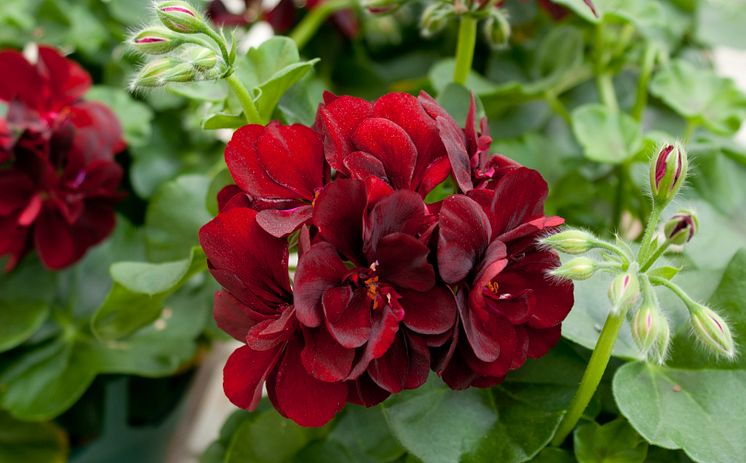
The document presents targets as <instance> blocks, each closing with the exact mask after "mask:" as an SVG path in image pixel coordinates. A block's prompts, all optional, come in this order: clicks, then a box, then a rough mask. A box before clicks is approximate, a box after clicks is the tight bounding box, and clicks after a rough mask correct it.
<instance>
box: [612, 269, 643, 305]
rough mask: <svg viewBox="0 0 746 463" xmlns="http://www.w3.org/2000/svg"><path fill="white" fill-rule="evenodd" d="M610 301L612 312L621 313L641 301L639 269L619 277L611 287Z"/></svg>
mask: <svg viewBox="0 0 746 463" xmlns="http://www.w3.org/2000/svg"><path fill="white" fill-rule="evenodd" d="M609 300H610V301H611V305H612V311H613V312H619V311H622V310H626V309H628V308H630V307H633V306H634V305H635V304H637V302H638V301H639V300H640V281H639V279H638V277H637V269H636V268H634V269H630V270H629V271H627V272H625V273H622V274H620V275H618V276H617V277H616V278H614V280H612V282H611V285H610V286H609Z"/></svg>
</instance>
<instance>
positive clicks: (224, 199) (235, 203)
mask: <svg viewBox="0 0 746 463" xmlns="http://www.w3.org/2000/svg"><path fill="white" fill-rule="evenodd" d="M250 205H251V198H250V197H249V196H248V195H246V193H244V191H243V190H242V189H240V188H239V187H238V185H227V186H224V187H223V188H222V189H221V190H220V191H218V210H219V211H220V212H223V211H226V210H228V209H232V208H234V207H249V206H250Z"/></svg>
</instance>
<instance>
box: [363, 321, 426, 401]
mask: <svg viewBox="0 0 746 463" xmlns="http://www.w3.org/2000/svg"><path fill="white" fill-rule="evenodd" d="M429 371H430V353H429V351H428V350H427V344H425V342H424V341H423V340H422V339H421V338H419V337H418V336H417V335H415V334H404V333H402V332H400V333H399V335H398V336H397V337H396V339H395V340H394V342H393V344H392V345H391V348H390V349H389V350H388V351H386V353H385V354H384V355H383V356H382V357H380V358H377V359H375V360H373V361H372V362H371V363H370V366H368V374H369V375H370V377H371V379H372V380H373V381H375V382H376V384H378V385H379V386H381V387H382V388H383V389H385V390H387V391H389V392H392V393H396V392H400V391H401V390H403V389H415V388H418V387H420V386H422V385H423V384H425V381H427V375H428V373H429Z"/></svg>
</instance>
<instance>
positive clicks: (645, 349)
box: [632, 301, 671, 365]
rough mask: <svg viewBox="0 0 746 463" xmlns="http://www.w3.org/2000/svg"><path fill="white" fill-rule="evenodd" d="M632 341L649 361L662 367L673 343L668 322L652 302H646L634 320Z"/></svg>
mask: <svg viewBox="0 0 746 463" xmlns="http://www.w3.org/2000/svg"><path fill="white" fill-rule="evenodd" d="M632 339H634V340H635V344H637V347H639V348H640V351H641V352H642V353H643V354H644V355H645V357H646V358H647V359H648V360H651V361H653V362H655V363H657V364H659V365H662V364H663V362H664V361H665V360H666V354H667V352H668V345H669V343H670V341H671V328H670V327H669V326H668V320H667V319H666V316H665V315H663V313H662V312H661V310H660V308H658V307H657V306H656V305H655V304H654V303H653V302H652V301H645V302H644V303H643V304H642V306H640V308H639V309H637V312H636V313H635V316H634V318H633V319H632Z"/></svg>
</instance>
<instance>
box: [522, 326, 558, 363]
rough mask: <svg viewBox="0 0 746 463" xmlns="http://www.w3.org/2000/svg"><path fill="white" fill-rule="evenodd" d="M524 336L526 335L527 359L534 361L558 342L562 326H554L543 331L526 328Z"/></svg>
mask: <svg viewBox="0 0 746 463" xmlns="http://www.w3.org/2000/svg"><path fill="white" fill-rule="evenodd" d="M526 334H527V335H528V357H529V358H532V359H535V358H539V357H543V356H544V355H545V354H546V353H547V352H549V351H550V350H551V349H552V347H554V346H555V345H556V344H557V343H558V342H559V340H560V338H561V337H562V326H561V325H556V326H552V327H550V328H544V329H536V328H531V327H527V328H526Z"/></svg>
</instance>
